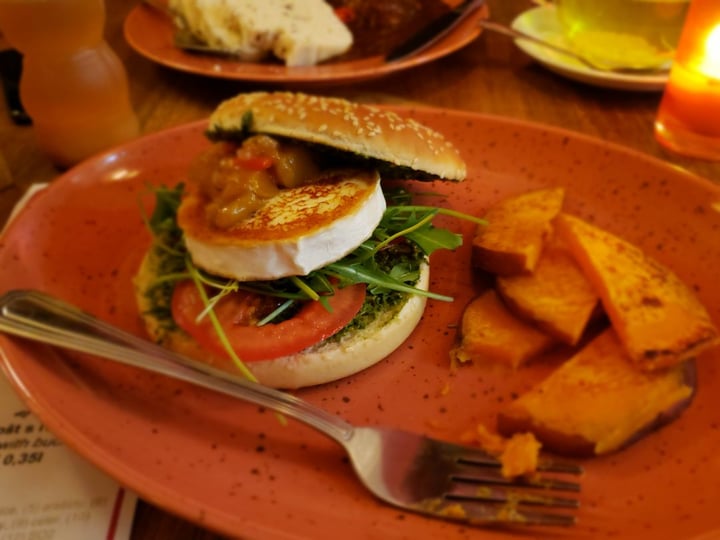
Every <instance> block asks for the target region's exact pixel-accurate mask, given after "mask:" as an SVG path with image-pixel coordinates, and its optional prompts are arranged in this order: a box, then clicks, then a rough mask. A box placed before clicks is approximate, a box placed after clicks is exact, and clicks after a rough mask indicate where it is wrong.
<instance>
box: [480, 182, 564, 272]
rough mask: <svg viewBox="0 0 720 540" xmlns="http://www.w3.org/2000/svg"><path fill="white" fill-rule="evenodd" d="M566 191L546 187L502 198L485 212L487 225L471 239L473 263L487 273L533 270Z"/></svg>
mask: <svg viewBox="0 0 720 540" xmlns="http://www.w3.org/2000/svg"><path fill="white" fill-rule="evenodd" d="M564 197H565V191H564V190H563V189H562V188H548V189H541V190H536V191H530V192H528V193H523V194H521V195H517V196H515V197H510V198H508V199H504V200H502V201H500V202H499V203H497V204H496V205H494V206H493V207H492V208H490V209H489V210H488V211H487V213H486V214H485V216H484V217H485V219H486V220H487V222H488V223H487V225H484V226H481V227H479V228H478V230H477V233H476V235H475V237H474V238H473V244H472V254H473V264H474V265H475V266H476V267H477V268H479V269H481V270H485V271H486V272H491V273H494V274H500V275H513V274H519V273H522V272H532V271H533V270H534V269H535V265H536V264H537V261H538V258H539V257H540V253H541V251H542V248H543V243H544V242H545V238H547V236H548V235H549V234H550V232H551V231H552V226H551V222H552V220H553V218H554V217H555V216H556V215H557V214H558V212H560V209H561V207H562V203H563V199H564Z"/></svg>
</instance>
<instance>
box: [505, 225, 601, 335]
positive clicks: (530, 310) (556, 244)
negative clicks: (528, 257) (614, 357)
mask: <svg viewBox="0 0 720 540" xmlns="http://www.w3.org/2000/svg"><path fill="white" fill-rule="evenodd" d="M496 288H497V291H498V292H499V293H500V296H502V298H503V300H504V301H505V303H506V304H507V306H508V307H509V308H510V310H511V311H513V312H514V313H516V314H517V315H518V316H520V317H521V318H524V319H527V320H529V321H531V322H533V323H534V324H537V325H538V326H539V327H540V328H542V329H543V330H545V331H546V332H548V333H549V334H551V335H553V336H555V337H556V338H557V339H559V340H560V341H562V342H563V343H567V344H568V345H576V344H577V343H578V341H579V340H580V338H581V337H582V335H583V332H584V330H585V327H586V326H587V324H588V322H589V321H590V320H591V318H592V317H593V315H594V314H596V313H598V309H597V307H598V304H599V301H600V300H599V297H598V294H597V293H596V292H595V289H594V288H593V286H592V285H591V284H590V282H589V281H588V279H587V278H586V277H585V274H584V273H583V271H582V270H581V269H580V267H579V266H578V264H577V263H576V262H575V259H574V258H573V256H572V254H571V253H570V252H569V251H568V250H567V248H566V247H565V245H564V243H563V242H561V241H560V240H559V239H557V238H552V239H550V240H548V241H547V243H546V245H545V248H544V249H543V252H542V255H540V260H539V261H538V263H537V267H536V268H535V271H534V272H532V273H528V274H518V275H515V276H499V277H498V278H497V282H496Z"/></svg>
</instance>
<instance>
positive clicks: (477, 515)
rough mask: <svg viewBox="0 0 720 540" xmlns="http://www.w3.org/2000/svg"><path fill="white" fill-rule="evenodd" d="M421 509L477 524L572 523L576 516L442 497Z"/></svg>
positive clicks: (510, 504)
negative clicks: (442, 498) (442, 499)
mask: <svg viewBox="0 0 720 540" xmlns="http://www.w3.org/2000/svg"><path fill="white" fill-rule="evenodd" d="M422 511H423V512H426V513H430V514H433V515H435V516H437V517H441V518H444V519H451V520H457V521H463V522H467V523H471V524H476V525H490V524H493V525H500V524H508V525H511V524H517V525H553V526H558V525H559V526H571V525H574V524H575V523H576V518H575V516H573V515H571V514H561V513H554V512H538V511H535V510H528V509H524V508H520V507H518V505H517V503H516V502H514V501H509V502H506V503H491V502H477V501H467V500H452V499H450V500H448V499H445V500H444V501H437V502H436V504H435V505H432V506H430V507H425V508H423V509H422Z"/></svg>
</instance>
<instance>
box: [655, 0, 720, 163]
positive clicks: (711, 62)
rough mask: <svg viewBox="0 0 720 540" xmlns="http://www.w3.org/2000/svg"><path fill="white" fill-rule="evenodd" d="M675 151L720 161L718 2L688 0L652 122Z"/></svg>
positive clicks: (657, 136) (659, 136) (657, 133)
mask: <svg viewBox="0 0 720 540" xmlns="http://www.w3.org/2000/svg"><path fill="white" fill-rule="evenodd" d="M655 135H656V138H657V139H658V141H659V142H660V143H661V144H663V145H664V146H666V147H667V148H669V149H671V150H674V151H676V152H679V153H682V154H686V155H691V156H695V157H702V158H707V159H720V2H719V1H718V0H693V1H692V2H691V4H690V9H689V11H688V15H687V19H686V20H685V25H684V27H683V31H682V34H681V36H680V43H679V44H678V50H677V53H676V55H675V61H674V62H673V67H672V69H671V70H670V77H669V80H668V84H667V86H666V88H665V93H664V94H663V99H662V102H661V103H660V110H659V111H658V116H657V119H656V122H655Z"/></svg>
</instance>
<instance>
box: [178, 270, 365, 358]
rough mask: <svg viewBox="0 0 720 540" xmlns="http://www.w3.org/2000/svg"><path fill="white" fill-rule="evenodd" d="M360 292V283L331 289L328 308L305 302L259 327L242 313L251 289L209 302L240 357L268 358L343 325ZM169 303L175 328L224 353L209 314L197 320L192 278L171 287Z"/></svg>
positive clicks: (350, 317)
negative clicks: (285, 317) (289, 315)
mask: <svg viewBox="0 0 720 540" xmlns="http://www.w3.org/2000/svg"><path fill="white" fill-rule="evenodd" d="M365 291H366V287H365V285H363V284H358V285H352V286H349V287H344V288H342V289H336V290H335V294H334V295H333V296H331V297H329V298H328V299H329V303H330V306H331V311H329V310H327V309H326V308H325V306H324V305H323V304H322V303H320V302H313V301H308V302H305V304H304V305H303V306H302V307H301V308H300V310H299V311H298V313H297V314H296V315H295V316H294V317H292V318H291V319H288V320H285V321H282V322H280V323H277V324H273V323H268V324H265V325H263V326H256V325H253V324H248V319H249V318H250V317H249V315H248V314H249V312H250V311H252V306H253V304H254V303H257V300H258V295H256V294H253V293H246V292H243V291H239V292H234V293H231V294H228V295H226V296H225V297H224V298H223V299H222V300H220V301H219V302H218V303H217V304H216V305H215V307H214V312H215V314H216V315H217V317H218V320H219V322H220V325H221V326H222V328H223V330H224V332H225V335H226V336H227V338H228V340H229V342H230V344H231V345H232V348H233V350H234V351H235V352H236V353H237V355H238V356H239V357H240V359H241V360H243V361H257V360H270V359H273V358H279V357H281V356H286V355H290V354H295V353H297V352H300V351H302V350H303V349H306V348H308V347H310V346H312V345H315V344H316V343H319V342H320V341H322V340H323V339H326V338H328V337H330V336H332V335H333V334H335V333H336V332H338V331H339V330H341V329H342V328H343V327H345V326H347V324H348V323H349V322H350V321H352V320H353V318H354V317H355V315H356V314H357V313H358V311H360V308H361V307H362V305H363V302H364V301H365ZM171 307H172V315H173V318H174V319H175V322H176V323H177V324H178V326H180V328H182V329H183V330H185V331H186V332H187V333H188V334H190V335H191V336H192V337H193V339H195V340H196V341H197V342H198V343H200V345H202V346H203V347H205V348H207V349H208V350H210V351H212V352H213V353H215V354H219V355H222V356H226V355H227V352H226V351H225V349H224V347H223V346H222V344H221V342H220V339H219V338H218V335H217V333H216V332H215V329H214V327H213V326H212V323H211V322H210V320H209V318H208V317H203V318H202V320H200V321H199V322H198V321H197V317H198V315H199V314H200V313H201V312H202V311H203V310H204V309H205V306H204V304H203V301H202V298H201V297H200V294H199V293H198V290H197V287H196V286H195V284H194V283H193V282H192V281H183V282H180V283H178V284H177V285H176V286H175V290H174V292H173V297H172V306H171Z"/></svg>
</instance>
